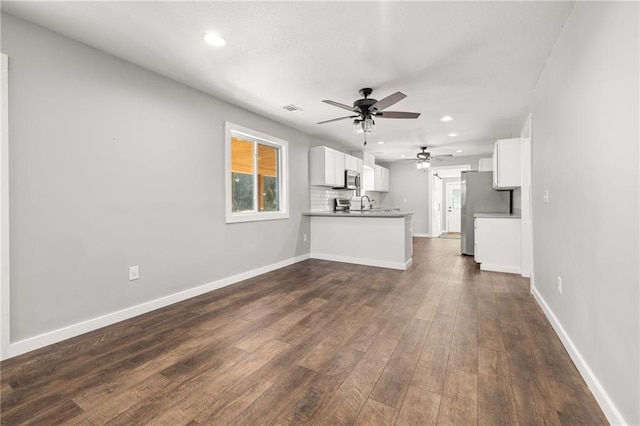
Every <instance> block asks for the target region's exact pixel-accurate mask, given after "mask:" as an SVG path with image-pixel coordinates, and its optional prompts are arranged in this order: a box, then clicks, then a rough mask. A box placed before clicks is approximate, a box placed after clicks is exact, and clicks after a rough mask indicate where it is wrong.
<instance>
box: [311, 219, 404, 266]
mask: <svg viewBox="0 0 640 426" xmlns="http://www.w3.org/2000/svg"><path fill="white" fill-rule="evenodd" d="M304 215H305V216H310V222H311V258H313V259H324V260H332V261H337V262H346V263H355V264H359V265H368V266H378V267H382V268H391V269H400V270H406V269H407V268H409V267H410V266H411V263H412V262H413V259H412V256H413V241H412V237H413V213H407V212H399V211H384V210H378V211H376V210H365V211H351V212H307V213H304Z"/></svg>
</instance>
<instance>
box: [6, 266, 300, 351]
mask: <svg viewBox="0 0 640 426" xmlns="http://www.w3.org/2000/svg"><path fill="white" fill-rule="evenodd" d="M309 258H310V256H309V254H304V255H302V256H297V257H292V258H289V259H286V260H283V261H281V262H277V263H273V264H271V265H266V266H262V267H260V268H256V269H253V270H251V271H247V272H243V273H241V274H237V275H233V276H231V277H227V278H222V279H220V280H217V281H213V282H210V283H207V284H203V285H201V286H198V287H194V288H190V289H188V290H184V291H181V292H178V293H174V294H171V295H168V296H164V297H160V298H158V299H155V300H151V301H149V302H145V303H141V304H139V305H136V306H131V307H129V308H125V309H122V310H119V311H116V312H111V313H109V314H106V315H102V316H99V317H96V318H92V319H89V320H86V321H82V322H79V323H76V324H72V325H69V326H67V327H63V328H59V329H57V330H53V331H49V332H47V333H43V334H40V335H38V336H34V337H29V338H27V339H24V340H20V341H18V342H12V343H10V344H9V347H8V348H6V350H4V351H3V353H2V359H3V360H4V359H8V358H11V357H14V356H17V355H21V354H24V353H27V352H30V351H33V350H36V349H39V348H42V347H45V346H48V345H51V344H54V343H57V342H61V341H63V340H66V339H70V338H72V337H76V336H79V335H81V334H84V333H87V332H89V331H93V330H97V329H99V328H102V327H106V326H108V325H112V324H115V323H118V322H120V321H124V320H127V319H130V318H133V317H135V316H138V315H141V314H145V313H147V312H151V311H154V310H156V309H160V308H163V307H165V306H168V305H172V304H174V303H177V302H182V301H183V300H187V299H190V298H192V297H196V296H199V295H201V294H204V293H208V292H210V291H213V290H217V289H219V288H222V287H226V286H229V285H231V284H235V283H237V282H240V281H244V280H246V279H249V278H253V277H255V276H258V275H261V274H264V273H267V272H271V271H275V270H276V269H280V268H284V267H285V266H289V265H293V264H294V263H298V262H302V261H304V260H307V259H309Z"/></svg>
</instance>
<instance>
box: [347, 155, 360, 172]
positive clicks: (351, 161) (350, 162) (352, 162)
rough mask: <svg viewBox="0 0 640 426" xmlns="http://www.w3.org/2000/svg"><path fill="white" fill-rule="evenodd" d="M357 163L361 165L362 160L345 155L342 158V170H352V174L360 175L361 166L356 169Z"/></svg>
mask: <svg viewBox="0 0 640 426" xmlns="http://www.w3.org/2000/svg"><path fill="white" fill-rule="evenodd" d="M358 163H360V164H362V160H361V159H359V158H357V157H354V156H353V155H349V154H345V156H344V168H345V169H346V170H353V171H354V172H358V173H361V172H362V165H360V166H359V167H358Z"/></svg>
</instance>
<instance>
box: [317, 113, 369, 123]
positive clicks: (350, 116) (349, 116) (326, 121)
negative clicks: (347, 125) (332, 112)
mask: <svg viewBox="0 0 640 426" xmlns="http://www.w3.org/2000/svg"><path fill="white" fill-rule="evenodd" d="M356 117H360V116H359V115H348V116H346V117H340V118H332V119H331V120H325V121H321V122H319V123H316V124H324V123H331V122H332V121H339V120H346V119H347V118H356Z"/></svg>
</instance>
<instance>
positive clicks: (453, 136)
mask: <svg viewBox="0 0 640 426" xmlns="http://www.w3.org/2000/svg"><path fill="white" fill-rule="evenodd" d="M456 136H458V134H457V133H449V137H450V138H455V137H456Z"/></svg>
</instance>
